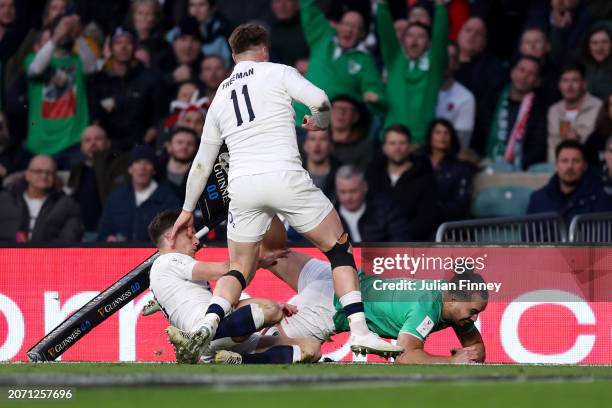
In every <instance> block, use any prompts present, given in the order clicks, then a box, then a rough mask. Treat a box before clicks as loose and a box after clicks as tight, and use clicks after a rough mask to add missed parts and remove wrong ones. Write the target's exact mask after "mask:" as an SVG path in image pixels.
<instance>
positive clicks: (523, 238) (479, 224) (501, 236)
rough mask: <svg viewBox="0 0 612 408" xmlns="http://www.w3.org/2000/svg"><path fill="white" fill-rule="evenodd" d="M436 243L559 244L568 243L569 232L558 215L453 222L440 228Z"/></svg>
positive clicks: (533, 215) (547, 214) (546, 214)
mask: <svg viewBox="0 0 612 408" xmlns="http://www.w3.org/2000/svg"><path fill="white" fill-rule="evenodd" d="M436 242H457V243H478V244H518V243H559V242H567V229H566V226H565V223H564V222H563V219H562V218H561V217H560V216H559V215H558V214H556V213H543V214H532V215H525V216H522V217H500V218H485V219H480V220H466V221H453V222H445V223H443V224H442V225H440V227H438V231H437V232H436Z"/></svg>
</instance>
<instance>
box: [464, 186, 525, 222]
mask: <svg viewBox="0 0 612 408" xmlns="http://www.w3.org/2000/svg"><path fill="white" fill-rule="evenodd" d="M532 191H533V190H532V189H530V188H528V187H522V186H501V187H487V188H485V189H483V190H481V191H479V192H478V193H477V194H476V197H475V199H474V202H473V204H472V215H473V216H474V217H476V218H485V217H509V216H519V215H524V214H525V213H526V212H527V206H528V205H529V197H530V196H531V193H532Z"/></svg>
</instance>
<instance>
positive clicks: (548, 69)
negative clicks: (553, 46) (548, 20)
mask: <svg viewBox="0 0 612 408" xmlns="http://www.w3.org/2000/svg"><path fill="white" fill-rule="evenodd" d="M519 55H524V56H527V57H533V58H536V59H537V60H539V61H540V87H539V91H538V94H539V96H541V97H542V98H544V99H543V100H542V101H543V102H544V104H545V105H547V106H550V105H552V104H553V103H554V102H555V101H558V100H559V98H561V94H560V93H559V85H558V84H559V69H558V67H557V66H556V65H555V64H553V63H552V61H551V59H550V42H549V41H548V38H546V33H545V32H544V30H542V29H541V28H539V27H528V28H526V29H525V30H524V31H523V33H522V34H521V38H520V40H519Z"/></svg>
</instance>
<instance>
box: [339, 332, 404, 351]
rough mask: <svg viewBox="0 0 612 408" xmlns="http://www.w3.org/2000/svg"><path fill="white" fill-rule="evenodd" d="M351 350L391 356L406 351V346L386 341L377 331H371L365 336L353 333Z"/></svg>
mask: <svg viewBox="0 0 612 408" xmlns="http://www.w3.org/2000/svg"><path fill="white" fill-rule="evenodd" d="M350 344H351V351H352V352H353V353H355V354H362V355H366V354H376V355H377V356H381V357H385V358H389V357H396V356H398V355H400V354H402V353H403V352H404V348H403V347H400V346H396V345H393V344H391V343H389V342H386V341H385V340H383V339H382V338H380V336H379V335H378V334H376V333H372V332H371V331H370V332H368V334H366V335H363V336H357V335H354V334H353V335H352V336H351V339H350Z"/></svg>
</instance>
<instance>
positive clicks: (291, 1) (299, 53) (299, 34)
mask: <svg viewBox="0 0 612 408" xmlns="http://www.w3.org/2000/svg"><path fill="white" fill-rule="evenodd" d="M272 13H273V14H274V19H273V20H272V22H271V23H270V41H271V44H270V56H271V58H272V61H273V62H279V63H281V64H285V65H289V66H294V65H295V63H296V62H297V61H298V60H299V59H302V58H305V57H307V56H308V44H306V38H305V37H304V31H303V30H302V22H301V20H300V3H299V0H272Z"/></svg>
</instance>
